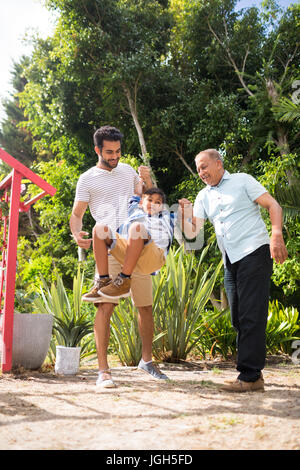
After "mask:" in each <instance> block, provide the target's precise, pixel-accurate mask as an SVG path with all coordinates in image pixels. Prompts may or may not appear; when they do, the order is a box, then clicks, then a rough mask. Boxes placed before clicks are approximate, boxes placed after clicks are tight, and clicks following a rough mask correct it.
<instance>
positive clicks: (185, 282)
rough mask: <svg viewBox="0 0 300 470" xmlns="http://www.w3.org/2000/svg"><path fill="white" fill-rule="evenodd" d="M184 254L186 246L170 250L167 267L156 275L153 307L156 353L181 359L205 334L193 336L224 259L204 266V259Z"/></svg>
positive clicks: (165, 358) (160, 355) (172, 360)
mask: <svg viewBox="0 0 300 470" xmlns="http://www.w3.org/2000/svg"><path fill="white" fill-rule="evenodd" d="M206 252H207V248H206V249H204V250H203V252H202V255H201V257H200V259H199V260H197V262H196V260H195V257H194V255H184V253H183V249H182V247H181V248H179V249H178V250H177V251H176V252H175V251H174V250H170V252H169V254H168V257H167V263H166V267H165V269H164V270H161V271H160V273H159V274H158V275H157V276H156V278H154V281H153V284H154V292H155V294H154V302H153V307H154V308H153V311H154V318H155V324H156V331H157V334H162V333H165V334H164V335H162V336H161V338H160V339H157V340H156V341H155V343H154V349H153V354H154V355H155V356H156V357H158V358H163V359H164V360H170V361H171V362H177V361H179V360H180V359H186V357H187V355H188V354H189V353H190V352H191V351H192V350H193V349H194V348H195V346H196V344H197V343H198V342H199V341H200V339H201V338H199V337H197V338H195V339H192V338H193V335H194V332H195V330H196V329H197V328H198V326H199V325H198V321H199V318H200V316H201V315H202V312H203V311H204V308H205V305H206V304H207V302H208V301H209V299H210V295H211V293H212V290H213V287H214V284H215V282H216V279H217V277H218V274H219V271H220V268H221V266H222V261H220V263H219V265H218V266H212V265H211V266H210V267H209V268H208V269H206V270H204V269H203V265H202V260H203V258H204V257H205V255H206Z"/></svg>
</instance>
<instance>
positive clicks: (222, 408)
mask: <svg viewBox="0 0 300 470" xmlns="http://www.w3.org/2000/svg"><path fill="white" fill-rule="evenodd" d="M280 361H281V362H279V363H278V361H277V363H276V361H275V362H274V360H269V361H268V363H267V366H266V368H265V371H264V377H265V382H266V391H265V393H245V394H230V393H228V392H223V391H220V390H219V388H218V386H219V385H220V384H222V383H223V381H224V380H226V379H235V378H236V371H235V368H234V364H233V363H229V362H220V361H205V362H204V361H202V362H200V361H199V362H192V363H191V362H190V363H186V364H178V365H175V364H164V365H162V366H161V369H162V370H163V371H164V372H165V373H167V375H168V376H169V377H170V379H171V380H170V381H169V382H167V383H161V382H157V381H154V380H151V378H149V377H148V376H147V374H145V373H143V372H141V371H139V370H137V369H135V368H125V367H120V366H119V367H114V368H113V377H114V379H115V382H116V383H117V385H118V388H116V389H114V390H108V389H107V390H105V391H102V392H96V389H95V380H96V377H97V370H96V368H95V366H92V367H91V366H83V367H81V369H80V373H79V374H78V375H77V376H74V377H59V376H56V375H55V374H54V373H53V372H43V373H41V372H37V371H23V372H22V371H19V373H15V374H4V375H1V376H0V449H1V450H4V449H9V450H11V449H34V450H37V449H46V450H47V449H48V450H54V449H65V450H74V449H82V450H95V449H102V450H125V449H126V450H147V449H152V450H168V449H178V450H193V449H215V450H217V449H224V450H227V449H261V450H262V449H265V450H271V449H285V450H296V449H299V448H300V421H299V418H300V366H299V365H294V364H293V363H291V362H290V363H288V364H285V363H283V362H282V359H280Z"/></svg>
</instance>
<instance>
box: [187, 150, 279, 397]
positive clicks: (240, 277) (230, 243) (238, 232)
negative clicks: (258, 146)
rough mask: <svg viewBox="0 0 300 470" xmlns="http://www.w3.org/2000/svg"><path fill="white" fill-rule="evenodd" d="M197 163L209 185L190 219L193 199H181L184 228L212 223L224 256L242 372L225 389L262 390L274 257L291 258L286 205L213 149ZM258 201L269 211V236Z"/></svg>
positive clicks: (190, 231) (189, 229)
mask: <svg viewBox="0 0 300 470" xmlns="http://www.w3.org/2000/svg"><path fill="white" fill-rule="evenodd" d="M195 163H196V167H197V171H198V174H199V177H200V179H201V180H202V181H203V182H204V183H205V184H206V188H204V189H203V190H201V191H200V192H199V194H198V196H197V198H196V201H195V204H194V210H193V214H192V222H191V223H190V222H188V221H187V219H186V217H187V210H188V209H189V210H190V208H188V205H189V204H190V202H189V201H188V200H187V199H182V200H180V205H181V207H182V210H183V213H184V227H183V229H184V231H185V233H186V235H187V236H189V237H191V235H192V234H193V235H194V236H195V235H196V234H198V233H199V231H200V229H201V227H202V226H203V224H204V221H205V219H209V220H210V222H211V223H212V224H213V225H214V228H215V232H216V236H217V242H218V245H219V248H220V250H221V252H222V255H223V260H224V267H225V278H224V279H225V281H224V283H225V289H226V293H227V296H228V301H229V305H230V310H231V319H232V324H233V326H234V328H235V329H236V331H237V350H238V356H237V370H238V371H239V375H238V377H237V380H236V381H234V382H232V383H230V384H228V385H224V386H223V389H224V390H227V391H233V392H245V391H259V390H264V380H263V376H262V372H261V371H262V369H263V368H264V364H265V356H266V345H265V343H266V341H265V330H266V324H267V316H268V303H269V285H270V277H271V274H272V264H273V260H272V258H273V259H274V260H275V261H276V262H277V263H283V262H284V261H285V260H286V258H287V250H286V247H285V243H284V240H283V236H282V210H281V207H280V206H279V204H278V203H277V201H276V200H275V199H274V198H273V197H272V196H271V195H270V194H269V193H268V192H267V191H266V189H265V188H264V187H263V186H262V185H261V184H260V183H259V182H258V181H256V180H255V179H254V178H253V177H252V176H250V175H248V174H246V173H234V174H230V173H229V172H228V171H226V170H225V169H224V167H223V161H222V158H221V156H220V154H219V153H218V152H217V151H216V150H215V149H207V150H204V151H202V152H200V153H199V154H198V155H197V156H196V158H195ZM259 206H260V207H263V208H264V209H267V210H268V212H269V215H270V220H271V224H272V234H271V238H269V235H268V232H267V229H266V226H265V224H264V221H263V219H262V217H261V214H260V207H259Z"/></svg>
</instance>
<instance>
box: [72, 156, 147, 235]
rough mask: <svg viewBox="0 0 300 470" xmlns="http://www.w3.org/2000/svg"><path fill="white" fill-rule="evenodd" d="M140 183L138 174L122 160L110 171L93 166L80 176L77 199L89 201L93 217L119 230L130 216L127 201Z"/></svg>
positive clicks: (113, 229) (114, 229)
mask: <svg viewBox="0 0 300 470" xmlns="http://www.w3.org/2000/svg"><path fill="white" fill-rule="evenodd" d="M138 183H139V176H138V174H137V173H136V171H135V170H134V169H133V168H132V167H131V166H130V165H128V164H127V163H121V162H119V163H118V166H117V167H116V168H113V169H112V170H111V171H108V170H102V169H101V168H98V167H97V166H94V167H93V168H90V169H89V170H87V171H86V172H85V173H83V174H82V175H80V177H79V179H78V182H77V187H76V196H75V201H84V202H87V203H88V204H89V208H90V211H91V214H92V217H93V218H94V220H95V221H96V222H101V223H103V224H107V225H109V226H110V228H111V229H112V231H116V230H117V228H118V227H119V226H120V225H121V224H122V223H123V222H125V220H126V218H127V215H128V201H129V199H130V197H131V196H132V194H134V188H135V186H136V185H137V184H138Z"/></svg>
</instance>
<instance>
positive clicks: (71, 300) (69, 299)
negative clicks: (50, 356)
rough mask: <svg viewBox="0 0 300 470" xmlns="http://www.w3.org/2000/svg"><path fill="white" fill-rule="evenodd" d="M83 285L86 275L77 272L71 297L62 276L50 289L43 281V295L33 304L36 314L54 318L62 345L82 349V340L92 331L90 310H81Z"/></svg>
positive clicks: (55, 329)
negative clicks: (49, 314)
mask: <svg viewBox="0 0 300 470" xmlns="http://www.w3.org/2000/svg"><path fill="white" fill-rule="evenodd" d="M83 282H84V276H83V274H82V273H81V272H80V269H78V273H77V276H75V277H74V279H73V291H72V294H71V295H68V293H67V291H66V289H65V287H64V284H63V281H62V279H61V277H60V276H58V278H57V284H56V285H55V284H54V283H52V284H51V287H50V289H49V287H48V286H47V284H46V282H45V281H44V280H43V288H41V291H40V296H39V297H38V298H36V299H35V300H34V301H33V307H34V309H35V310H36V311H38V312H40V313H51V314H52V315H53V317H54V323H53V329H54V336H55V340H56V343H57V344H59V345H62V346H66V347H76V346H79V345H81V346H82V344H81V341H82V339H83V338H84V337H85V336H87V335H88V334H90V333H92V332H93V323H92V321H91V320H90V319H89V311H87V310H86V309H83V308H82V301H81V297H82V291H83ZM87 345H88V343H87V342H86V343H85V344H84V345H83V346H82V349H81V354H83V352H84V350H85V349H86V347H87ZM52 349H53V344H52Z"/></svg>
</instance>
